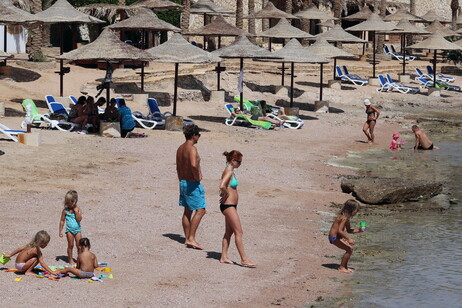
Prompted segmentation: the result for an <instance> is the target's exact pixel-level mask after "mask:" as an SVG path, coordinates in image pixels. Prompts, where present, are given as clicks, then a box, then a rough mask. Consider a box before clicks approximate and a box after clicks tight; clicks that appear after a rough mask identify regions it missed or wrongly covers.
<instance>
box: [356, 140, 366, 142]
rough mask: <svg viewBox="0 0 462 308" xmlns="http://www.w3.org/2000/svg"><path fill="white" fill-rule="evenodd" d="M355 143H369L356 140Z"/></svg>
mask: <svg viewBox="0 0 462 308" xmlns="http://www.w3.org/2000/svg"><path fill="white" fill-rule="evenodd" d="M355 142H358V143H367V141H364V140H355Z"/></svg>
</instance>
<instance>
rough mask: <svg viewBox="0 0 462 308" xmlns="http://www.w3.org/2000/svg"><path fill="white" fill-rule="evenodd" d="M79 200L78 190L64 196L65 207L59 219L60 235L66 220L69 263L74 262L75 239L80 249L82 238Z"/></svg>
mask: <svg viewBox="0 0 462 308" xmlns="http://www.w3.org/2000/svg"><path fill="white" fill-rule="evenodd" d="M77 201H78V195H77V192H76V191H75V190H69V191H68V192H67V193H66V196H65V197H64V209H63V211H62V213H61V219H60V221H59V237H63V227H64V222H66V237H67V256H68V263H69V264H74V259H73V258H72V250H73V249H74V241H75V244H76V246H77V251H78V250H79V249H78V247H79V241H80V239H81V238H82V229H81V228H80V222H81V221H82V211H81V210H80V208H79V207H78V206H77Z"/></svg>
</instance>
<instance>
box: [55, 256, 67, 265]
mask: <svg viewBox="0 0 462 308" xmlns="http://www.w3.org/2000/svg"><path fill="white" fill-rule="evenodd" d="M55 260H56V261H63V262H65V263H69V257H68V256H56V257H55Z"/></svg>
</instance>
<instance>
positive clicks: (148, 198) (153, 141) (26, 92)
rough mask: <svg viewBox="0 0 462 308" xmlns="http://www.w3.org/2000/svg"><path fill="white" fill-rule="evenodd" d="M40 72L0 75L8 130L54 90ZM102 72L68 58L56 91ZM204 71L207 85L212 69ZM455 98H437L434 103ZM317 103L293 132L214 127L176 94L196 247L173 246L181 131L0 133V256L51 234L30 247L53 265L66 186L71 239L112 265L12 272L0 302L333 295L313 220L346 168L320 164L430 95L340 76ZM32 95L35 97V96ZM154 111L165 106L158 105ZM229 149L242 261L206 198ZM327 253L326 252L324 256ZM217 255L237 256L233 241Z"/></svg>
mask: <svg viewBox="0 0 462 308" xmlns="http://www.w3.org/2000/svg"><path fill="white" fill-rule="evenodd" d="M393 64H396V62H394V63H393ZM424 64H426V63H425V62H422V65H424ZM11 65H12V66H13V67H17V66H16V65H15V64H14V63H12V64H11ZM363 65H367V64H363ZM160 67H161V66H160ZM398 67H399V66H398ZM53 71H54V70H48V71H42V72H38V73H39V74H40V75H41V77H40V78H38V79H36V80H35V81H30V82H16V81H13V80H9V79H4V78H3V80H1V81H0V93H1V94H0V101H5V102H6V107H7V116H6V117H4V118H0V122H1V123H3V124H6V125H8V126H10V127H12V128H18V127H19V124H20V122H21V121H22V119H23V113H22V111H21V108H20V105H19V102H20V101H21V100H22V99H25V98H32V99H34V100H36V101H38V100H43V97H44V95H45V94H50V93H51V94H55V95H56V94H58V82H57V80H58V75H56V74H54V73H53ZM103 75H104V72H103V71H97V70H93V69H83V68H79V67H74V66H72V69H71V74H69V75H66V77H65V94H66V95H70V94H72V95H79V89H80V87H81V86H82V85H83V84H84V83H85V82H87V81H94V80H95V79H97V78H101V77H102V76H103ZM124 75H129V76H134V73H133V71H130V70H127V71H121V70H120V71H116V73H115V76H116V77H117V76H124ZM226 78H227V77H226ZM229 78H230V80H229V81H227V82H224V86H230V85H234V84H235V81H234V80H237V75H236V74H229ZM245 78H246V81H252V82H255V83H256V84H260V85H268V86H270V85H275V84H279V78H280V76H278V75H275V74H262V73H260V74H252V73H248V74H246V76H245ZM318 78H319V77H317V76H315V75H308V74H300V75H299V76H297V79H296V81H297V84H296V87H297V88H298V89H300V90H302V91H304V93H303V95H302V96H301V97H300V98H298V99H296V100H295V101H296V102H297V103H300V102H310V103H311V104H312V103H313V101H314V100H315V99H317V93H318V89H317V88H315V87H313V86H312V85H315V84H316V82H317V81H318ZM208 80H209V81H210V82H211V83H212V84H213V78H208ZM287 80H288V79H287ZM206 86H209V85H206ZM209 87H210V88H213V85H210V86H209ZM168 90H169V91H171V87H170V88H169V89H168ZM233 91H234V90H233ZM245 93H247V97H249V98H262V97H264V98H266V99H267V100H268V101H269V102H270V103H274V102H275V101H276V100H277V99H284V100H287V97H285V96H280V97H277V96H274V95H273V94H270V93H263V94H258V93H252V92H251V91H250V90H248V89H246V92H245ZM249 95H254V96H255V97H251V96H249ZM258 95H260V96H262V97H257V96H258ZM366 97H372V98H373V99H374V100H375V103H376V104H380V105H382V106H384V111H383V112H382V115H381V117H382V119H380V120H379V121H378V123H377V142H376V144H375V145H368V144H366V143H364V142H362V141H363V140H365V137H364V135H363V133H362V131H361V128H362V124H363V123H364V121H365V113H364V107H363V106H362V100H363V99H364V98H366ZM455 97H456V96H455V94H450V96H449V97H447V98H445V100H447V101H450V100H451V99H452V98H455ZM379 98H380V99H379ZM325 99H328V100H331V106H332V107H334V108H335V109H333V111H336V112H335V113H327V114H319V113H314V112H312V111H308V110H301V111H300V114H301V118H302V119H304V120H305V126H304V127H303V128H302V129H300V130H296V131H295V130H290V129H278V130H273V131H263V130H256V129H250V128H245V127H228V126H225V125H224V124H223V120H224V117H225V116H226V112H225V110H224V108H223V106H222V105H221V104H214V103H209V102H193V101H182V102H180V103H179V105H178V114H179V115H185V116H187V117H189V118H191V119H193V120H194V121H196V123H197V124H198V125H199V126H200V127H201V128H203V129H204V130H205V131H204V132H203V133H202V137H201V139H200V140H199V143H198V144H197V148H198V150H199V153H200V155H201V158H202V172H203V176H204V179H203V185H204V186H205V189H206V196H207V204H208V207H207V214H206V216H205V217H204V219H203V220H202V223H201V225H200V227H199V230H198V235H197V238H198V241H199V242H200V243H201V244H202V245H203V246H204V247H205V250H204V251H197V250H193V249H188V248H185V247H184V245H183V244H182V241H183V240H184V238H183V234H182V233H183V231H182V227H181V222H180V219H181V214H182V208H180V207H179V206H178V201H177V200H178V180H177V177H176V172H175V152H176V149H177V147H178V146H179V145H180V144H181V143H182V142H183V141H184V137H183V135H182V134H181V133H180V132H171V131H164V130H155V131H148V132H147V134H148V135H149V136H148V138H139V139H110V138H104V137H100V136H97V135H79V134H75V133H65V132H61V131H55V130H46V129H42V130H37V129H34V131H39V132H40V134H41V137H42V145H41V146H40V147H32V146H26V145H22V144H19V143H13V142H7V141H5V140H0V150H2V151H4V152H5V155H2V156H0V165H1V167H0V170H1V176H0V204H1V211H0V226H1V227H0V252H1V251H4V252H10V251H12V250H13V249H15V248H17V247H19V246H20V245H24V244H26V243H27V242H29V241H30V239H31V238H32V236H33V235H34V234H35V233H36V232H37V231H39V230H42V229H43V230H46V231H48V232H49V233H50V235H51V242H50V244H49V245H48V247H46V248H45V249H44V250H43V253H44V257H45V260H46V262H47V264H49V265H58V264H64V263H63V261H56V260H55V258H56V257H59V256H64V255H66V240H65V239H62V238H59V237H58V225H59V217H60V214H61V211H62V208H63V204H62V202H63V198H64V195H65V193H66V191H68V190H70V189H75V190H77V191H78V193H79V202H78V204H79V206H80V207H81V208H82V210H83V220H82V229H83V236H85V237H88V238H90V240H91V243H92V251H93V252H94V253H95V254H96V255H97V257H98V260H99V261H100V262H108V263H109V266H110V267H111V268H112V273H113V275H114V279H105V280H104V282H103V283H88V282H87V280H82V281H78V280H71V279H68V278H66V279H61V280H60V281H59V282H55V281H51V280H46V279H38V278H35V277H25V278H24V279H23V280H22V281H20V282H14V281H13V279H14V278H16V277H17V276H16V275H15V274H14V273H4V272H1V273H0V285H1V293H2V295H1V298H0V303H1V304H2V305H3V306H7V305H19V306H31V305H37V304H38V305H44V306H45V305H46V306H51V307H55V306H56V307H57V306H62V305H63V304H64V305H67V306H70V307H74V306H82V305H98V306H109V305H111V306H114V307H138V306H158V307H161V306H166V307H212V306H219V307H227V306H230V307H231V306H233V307H236V306H241V307H268V306H270V305H272V304H273V305H281V306H284V307H296V306H301V305H303V304H304V303H309V302H311V301H313V300H315V299H316V298H318V297H319V296H323V297H326V296H332V295H335V294H334V293H333V290H337V289H338V287H339V282H338V278H344V277H345V275H344V274H340V273H338V272H337V271H336V270H335V269H332V268H331V267H330V266H327V265H328V264H332V263H337V262H339V260H340V256H341V251H340V250H338V249H337V248H335V247H333V246H332V245H330V244H328V242H327V238H326V236H325V234H323V232H321V231H320V221H321V219H325V217H323V216H321V215H319V211H321V212H334V211H335V209H334V208H332V207H331V203H332V202H336V203H343V202H344V201H345V200H346V199H348V197H349V196H347V195H345V194H342V193H341V191H340V185H339V178H338V176H339V175H341V174H347V173H349V172H350V171H348V170H345V169H339V168H334V167H331V166H328V165H327V164H326V161H327V160H328V159H329V158H331V157H333V156H343V155H345V153H346V151H347V150H366V149H369V148H371V147H373V148H387V147H388V144H389V141H390V140H391V134H392V133H393V132H395V131H397V130H399V129H400V127H401V125H403V124H404V125H407V126H408V125H409V123H408V122H406V120H404V119H403V118H400V117H396V116H395V115H394V114H393V112H392V111H391V110H390V106H392V104H400V103H406V102H409V101H410V102H414V103H425V102H427V101H428V104H431V103H435V102H437V101H438V100H439V99H428V98H427V96H426V95H416V96H410V95H404V94H397V93H386V94H378V93H376V91H375V87H370V86H368V87H362V88H358V89H356V87H354V86H349V85H348V86H346V90H342V91H340V90H331V89H326V90H325ZM39 105H40V106H42V107H44V105H43V103H42V104H39ZM128 105H129V107H131V108H132V110H139V109H141V108H143V109H141V111H146V107H145V106H135V105H131V104H130V102H128ZM164 109H165V110H164V111H167V110H170V111H171V107H164ZM40 110H41V111H46V110H45V109H40ZM137 131H139V132H146V131H145V130H142V129H137ZM0 138H2V136H0ZM232 149H237V150H240V151H241V152H242V153H243V154H244V157H243V163H242V166H241V167H240V168H239V169H238V170H237V171H236V176H237V178H238V179H239V193H240V204H239V208H238V210H239V214H240V217H241V220H242V224H243V227H244V239H245V246H246V250H247V253H248V255H249V257H250V258H251V259H252V260H253V261H255V262H257V263H258V267H257V268H256V269H249V268H244V267H240V266H237V265H223V264H220V263H219V261H218V259H219V257H220V250H221V238H222V236H223V232H224V219H223V216H222V214H221V212H220V210H219V207H218V200H219V197H218V185H219V178H220V175H221V173H222V171H223V168H224V166H225V161H224V157H223V156H222V155H221V154H222V152H223V151H229V150H232ZM357 238H358V240H359V241H360V238H359V237H357ZM332 255H335V256H338V258H335V259H332V258H328V257H327V256H332ZM230 258H231V259H232V260H235V261H239V256H238V254H237V251H236V249H235V246H234V245H233V246H232V247H231V249H230ZM326 264H327V265H326ZM323 265H324V266H323ZM12 266H14V262H13V261H10V263H8V264H7V267H9V268H11V267H12ZM332 278H337V279H332Z"/></svg>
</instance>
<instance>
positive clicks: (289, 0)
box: [285, 0, 293, 14]
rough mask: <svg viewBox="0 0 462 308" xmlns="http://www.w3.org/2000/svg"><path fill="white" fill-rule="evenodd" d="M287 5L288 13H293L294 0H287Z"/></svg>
mask: <svg viewBox="0 0 462 308" xmlns="http://www.w3.org/2000/svg"><path fill="white" fill-rule="evenodd" d="M285 7H286V13H288V14H292V13H293V11H292V9H293V7H292V0H286V5H285Z"/></svg>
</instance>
